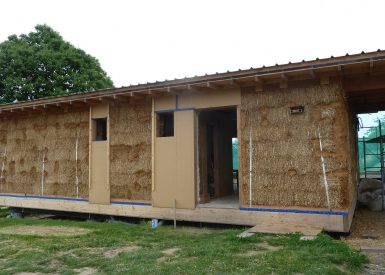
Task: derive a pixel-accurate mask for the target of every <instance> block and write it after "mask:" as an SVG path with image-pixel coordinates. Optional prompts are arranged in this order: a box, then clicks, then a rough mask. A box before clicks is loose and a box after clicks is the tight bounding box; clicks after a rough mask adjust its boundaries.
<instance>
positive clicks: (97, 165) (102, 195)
mask: <svg viewBox="0 0 385 275" xmlns="http://www.w3.org/2000/svg"><path fill="white" fill-rule="evenodd" d="M91 146H92V148H91V152H92V153H91V185H90V202H91V203H101V204H108V203H110V188H109V180H108V158H107V150H108V142H107V141H94V142H92V145H91Z"/></svg>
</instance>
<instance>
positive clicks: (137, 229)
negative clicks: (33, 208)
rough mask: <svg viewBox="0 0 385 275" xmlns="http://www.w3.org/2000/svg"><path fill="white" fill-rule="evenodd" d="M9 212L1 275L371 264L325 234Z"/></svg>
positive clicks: (290, 270)
mask: <svg viewBox="0 0 385 275" xmlns="http://www.w3.org/2000/svg"><path fill="white" fill-rule="evenodd" d="M5 214H6V210H0V274H15V273H18V272H41V273H60V274H79V273H80V274H93V273H96V274H119V273H120V274H272V273H273V274H295V273H296V274H344V273H346V274H351V273H356V272H359V270H360V267H361V266H362V265H363V264H364V263H366V262H367V258H366V257H365V256H363V255H362V254H360V253H359V252H355V251H352V250H350V249H349V248H348V247H347V246H346V245H345V244H344V243H342V242H340V241H336V240H333V239H332V238H330V237H329V236H327V235H324V234H322V235H320V236H318V237H317V238H316V239H315V240H312V241H300V240H299V237H300V236H299V235H297V234H292V235H266V234H256V235H254V236H252V237H249V238H244V239H240V238H238V237H237V235H238V234H239V233H240V232H242V230H241V229H216V230H213V229H204V228H192V227H179V228H177V229H176V230H174V229H173V228H172V227H170V226H161V227H159V228H157V229H151V228H150V227H149V226H148V225H147V224H144V223H143V224H139V225H129V224H126V223H119V222H117V223H105V222H82V221H69V220H48V219H45V220H33V219H30V218H25V219H6V218H5ZM39 228H40V229H41V230H40V229H39ZM53 234H64V235H53Z"/></svg>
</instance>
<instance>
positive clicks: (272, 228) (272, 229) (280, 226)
mask: <svg viewBox="0 0 385 275" xmlns="http://www.w3.org/2000/svg"><path fill="white" fill-rule="evenodd" d="M246 232H248V233H270V234H289V233H293V232H299V233H302V234H303V235H306V236H317V235H318V234H319V233H321V232H322V228H321V227H316V226H311V225H307V224H285V223H266V224H259V225H256V226H254V227H252V228H250V229H248V230H247V231H246Z"/></svg>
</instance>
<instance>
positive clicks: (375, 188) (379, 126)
mask: <svg viewBox="0 0 385 275" xmlns="http://www.w3.org/2000/svg"><path fill="white" fill-rule="evenodd" d="M358 121H359V123H358V125H359V128H358V130H359V131H358V140H357V143H358V166H359V175H360V181H359V186H358V202H359V203H360V205H359V206H365V207H366V208H369V210H371V211H384V210H385V196H384V192H385V174H384V172H385V169H384V167H385V161H384V155H385V154H384V153H385V150H384V146H385V112H377V113H367V114H359V115H358Z"/></svg>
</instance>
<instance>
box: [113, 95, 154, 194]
mask: <svg viewBox="0 0 385 275" xmlns="http://www.w3.org/2000/svg"><path fill="white" fill-rule="evenodd" d="M110 190H111V199H112V200H113V199H121V200H145V201H146V200H151V102H150V101H146V100H143V101H137V102H132V103H125V104H123V103H122V104H120V105H116V106H114V107H111V108H110Z"/></svg>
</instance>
